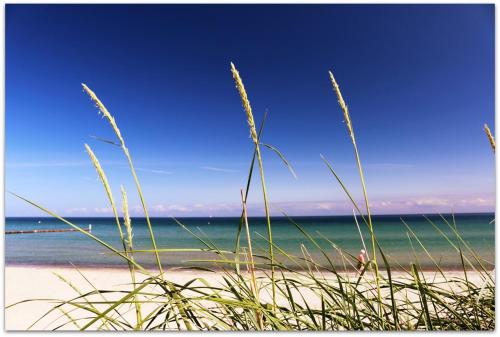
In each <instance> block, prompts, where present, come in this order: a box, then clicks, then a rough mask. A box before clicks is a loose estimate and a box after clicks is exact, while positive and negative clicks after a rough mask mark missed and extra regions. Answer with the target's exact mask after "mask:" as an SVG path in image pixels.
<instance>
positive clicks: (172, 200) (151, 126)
mask: <svg viewBox="0 0 500 337" xmlns="http://www.w3.org/2000/svg"><path fill="white" fill-rule="evenodd" d="M231 61H232V62H234V63H235V64H236V66H237V67H238V69H239V70H240V73H241V75H242V77H243V79H244V82H245V85H246V88H247V90H248V93H249V97H250V100H251V103H252V106H253V108H254V112H255V115H256V116H255V118H256V120H257V122H260V120H261V119H262V115H263V113H264V111H265V109H268V110H269V118H268V121H267V124H266V128H265V135H264V138H263V140H264V142H266V143H269V144H272V145H274V146H276V147H277V148H279V149H280V150H281V151H282V152H283V153H284V155H285V156H286V157H287V158H288V160H289V161H290V163H291V164H292V166H293V167H294V168H295V170H296V172H297V175H298V179H297V180H295V179H294V178H293V177H292V176H291V175H290V174H289V173H288V171H287V170H286V168H284V166H283V165H282V163H281V162H280V160H279V158H278V157H277V156H276V155H275V154H273V153H271V152H269V151H265V152H264V162H265V163H264V165H265V169H266V174H267V176H266V179H267V182H268V188H269V195H270V199H271V204H272V208H273V210H274V212H275V213H276V212H278V210H279V209H280V208H281V209H283V210H285V211H287V212H288V213H290V214H348V213H350V212H351V208H352V207H350V206H349V204H348V202H347V201H346V198H345V196H344V195H343V194H342V191H341V189H340V187H339V186H338V184H337V183H336V182H335V180H334V179H333V177H332V176H331V174H330V173H329V172H328V170H327V168H326V167H325V165H324V163H322V161H321V160H320V157H319V154H320V153H322V154H324V155H325V156H326V157H327V158H328V159H329V160H330V161H331V162H332V164H333V166H334V167H335V168H336V169H337V170H338V172H339V174H340V175H341V177H342V178H343V179H344V180H345V182H346V184H348V185H349V186H350V187H351V189H352V191H353V194H354V195H355V196H356V198H358V199H360V198H361V190H360V185H359V182H358V177H357V174H356V169H355V168H356V167H355V161H354V156H353V152H352V145H351V144H350V141H349V138H348V135H347V131H346V128H345V125H344V124H343V122H342V120H343V118H342V112H341V110H340V108H339V106H338V104H337V100H336V97H335V95H334V93H333V92H332V89H331V85H330V82H329V78H328V70H330V69H331V70H333V72H334V74H335V76H336V78H337V81H338V82H339V84H340V86H341V89H342V92H343V94H344V98H345V99H346V101H347V104H348V105H349V108H350V112H351V117H352V120H353V124H354V128H355V131H356V136H357V140H358V146H359V148H360V152H361V159H362V161H363V162H364V164H365V169H366V178H367V185H368V193H369V195H370V196H371V201H372V204H373V210H374V212H375V213H430V212H451V211H454V212H465V211H468V212H475V211H477V212H479V211H492V210H494V202H495V195H494V191H495V188H494V183H495V179H494V158H493V155H492V153H491V149H490V147H489V144H488V142H487V140H486V138H485V135H484V132H483V123H488V124H489V125H490V127H491V128H492V129H493V126H494V7H493V6H492V5H454V6H438V5H416V6H415V5H395V6H388V5H375V6H360V5H334V6H325V5H311V6H304V5H288V6H263V5H259V6H257V5H251V6H250V5H227V6H215V5H210V6H209V5H205V6H201V5H195V6H193V5H183V6H180V5H175V6H174V5H163V6H160V5H154V6H153V5H148V6H124V5H123V6H118V5H79V6H64V5H7V8H6V87H7V89H6V90H7V91H6V189H8V190H10V191H13V192H16V193H19V194H21V195H23V196H25V197H27V198H29V199H32V200H34V201H37V202H39V203H41V204H43V205H44V206H46V207H48V208H50V209H53V210H55V211H57V212H59V213H60V214H63V215H73V216H77V215H79V216H90V215H99V216H107V215H110V213H109V205H108V203H107V201H106V197H105V194H104V191H103V189H102V187H101V185H100V183H99V181H98V180H97V175H96V172H95V170H94V169H93V167H92V165H91V163H90V162H89V160H88V157H87V154H86V153H85V151H84V147H83V144H84V143H88V144H89V145H90V146H91V147H92V148H93V149H94V151H95V153H96V155H97V156H98V158H99V159H100V160H101V162H102V164H103V166H104V169H105V170H106V172H107V175H108V177H109V179H110V183H111V185H112V188H113V192H114V194H115V197H117V198H119V185H120V184H123V185H124V186H125V188H126V189H127V190H128V191H129V194H130V196H129V198H130V203H131V207H132V209H133V210H134V212H133V214H135V215H141V213H140V212H137V211H136V209H137V206H138V205H139V201H138V198H137V197H136V194H135V193H134V190H133V182H132V180H131V176H130V174H129V171H128V169H127V166H126V162H125V160H124V158H123V156H122V153H121V152H120V151H119V149H118V148H116V147H114V146H112V145H108V144H105V143H102V142H99V141H96V140H94V139H92V138H91V137H89V135H96V136H100V137H103V138H108V139H113V132H112V130H111V129H110V127H109V125H108V124H107V122H106V121H105V120H103V119H101V117H99V115H98V114H97V110H96V108H95V107H93V105H92V103H91V102H90V100H89V98H88V97H87V96H86V95H85V94H84V92H83V91H82V89H81V86H80V83H82V82H83V83H86V84H87V85H88V86H89V87H90V88H92V89H93V90H94V91H95V92H96V93H97V95H98V96H99V97H100V98H101V100H102V101H103V102H104V104H105V105H106V106H107V107H108V109H109V110H110V111H111V113H112V114H113V115H114V116H115V118H116V121H117V123H118V125H119V127H120V128H121V130H122V134H123V135H124V136H125V139H126V141H127V144H128V146H129V148H130V151H131V153H132V156H133V158H134V161H135V164H136V166H137V167H138V169H139V171H138V173H139V176H140V179H141V181H142V184H143V188H144V192H145V195H146V201H147V203H148V204H149V206H150V208H151V213H152V214H153V215H157V216H170V215H174V216H191V215H196V216H198V215H199V216H208V215H213V216H217V215H237V214H239V212H240V206H239V200H240V197H239V189H240V188H241V187H243V186H244V185H245V182H246V174H247V170H248V166H249V162H250V159H251V156H252V151H253V147H252V142H251V139H250V138H248V135H249V132H248V127H247V123H246V118H245V114H244V111H243V109H242V107H241V102H240V98H239V96H238V94H237V92H236V89H235V86H234V83H233V80H232V77H231V73H230V62H231ZM255 181H256V184H254V185H252V191H253V192H252V193H251V194H250V197H249V204H250V205H249V207H250V211H251V213H252V214H255V215H260V214H262V213H263V208H262V206H261V205H260V204H259V202H260V201H261V198H260V194H259V185H258V184H257V180H255ZM6 214H7V216H16V215H38V214H41V213H40V212H39V211H37V210H36V209H34V208H33V207H32V206H29V205H26V204H25V203H24V202H22V201H19V200H17V199H16V198H14V197H12V196H10V195H7V197H6Z"/></svg>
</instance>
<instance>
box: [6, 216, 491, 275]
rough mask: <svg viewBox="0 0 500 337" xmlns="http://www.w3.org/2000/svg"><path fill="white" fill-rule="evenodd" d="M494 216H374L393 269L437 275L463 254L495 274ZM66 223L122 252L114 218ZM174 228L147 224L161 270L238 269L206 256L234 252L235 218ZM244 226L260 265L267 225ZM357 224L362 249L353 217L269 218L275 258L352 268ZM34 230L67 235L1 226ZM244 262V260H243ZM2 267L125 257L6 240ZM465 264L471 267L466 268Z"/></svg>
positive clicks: (22, 224)
mask: <svg viewBox="0 0 500 337" xmlns="http://www.w3.org/2000/svg"><path fill="white" fill-rule="evenodd" d="M494 216H495V215H494V213H481V214H455V215H451V214H444V215H427V216H423V215H375V216H373V228H374V231H375V235H376V237H377V240H378V243H379V244H380V246H381V247H382V249H383V251H384V254H385V255H386V258H387V259H388V261H389V263H390V265H391V268H402V269H405V268H408V267H409V266H410V264H411V263H416V264H419V265H420V267H421V268H422V269H437V268H438V267H437V266H439V268H442V269H447V270H458V269H461V268H462V266H463V265H462V259H461V257H460V253H459V250H460V251H462V254H463V255H464V256H465V261H467V260H468V261H470V262H471V264H472V265H476V266H477V265H479V263H478V262H477V259H475V257H474V256H480V257H481V259H480V261H482V262H481V263H482V264H483V266H485V267H486V268H489V269H493V268H494V257H495V224H494ZM67 220H68V221H70V222H72V223H73V224H75V225H77V226H79V227H81V228H84V229H86V228H88V226H89V225H91V227H92V230H91V233H92V235H95V236H96V237H98V238H99V239H101V240H102V241H104V242H106V243H108V244H110V245H111V246H113V247H115V248H116V249H118V250H122V249H123V248H122V243H121V241H120V236H119V232H118V227H117V224H116V221H115V219H114V218H83V217H80V218H67ZM177 221H178V222H179V223H181V224H182V225H183V226H184V227H183V226H181V225H180V224H179V223H178V222H176V221H175V220H174V219H172V218H151V223H152V227H153V231H154V234H155V238H156V243H157V247H158V248H159V249H166V250H168V251H164V252H161V253H160V257H161V261H162V265H163V267H164V268H166V269H168V268H199V267H202V268H211V269H214V268H231V267H234V266H235V265H234V264H233V263H231V262H228V261H231V260H234V256H233V255H232V254H230V253H223V254H224V255H223V256H220V255H216V254H213V253H211V252H208V251H206V249H207V246H210V247H217V248H218V249H220V250H221V251H234V250H235V245H236V237H237V233H238V227H239V223H240V219H239V217H234V218H227V217H225V218H217V217H210V218H179V219H177ZM248 221H249V229H250V236H251V240H252V248H253V252H254V255H258V256H261V259H260V260H259V261H257V260H258V259H257V260H256V262H257V263H263V262H264V261H265V259H266V257H267V256H268V254H269V252H268V250H269V244H268V241H267V238H268V233H267V223H266V219H265V218H263V217H251V218H249V219H248ZM358 221H359V228H360V230H361V232H362V234H363V240H364V242H363V241H362V240H361V236H360V234H359V231H358V227H357V226H356V223H355V221H354V218H353V216H301V217H292V218H286V217H272V218H271V227H272V237H273V243H274V245H275V246H274V254H275V258H276V260H277V261H279V262H280V263H283V264H284V265H286V266H288V267H290V268H305V267H307V265H306V264H304V261H305V260H306V259H312V260H314V261H315V263H316V264H318V265H329V263H332V264H333V265H334V266H335V267H336V268H337V267H342V268H343V267H349V266H352V265H353V264H355V260H354V258H353V256H356V255H357V254H358V253H359V251H360V249H362V248H363V247H365V246H366V247H367V251H368V255H369V257H370V255H371V240H370V234H369V231H368V228H367V225H366V224H365V223H364V222H363V220H362V219H361V218H358ZM294 223H296V224H298V225H299V226H297V225H296V224H294ZM405 224H406V225H407V226H408V227H409V228H408V227H407V226H406V225H405ZM132 226H133V246H134V249H135V250H145V251H144V252H136V253H135V254H134V259H135V260H136V261H137V262H138V263H140V264H141V265H143V266H144V267H146V268H154V267H155V263H156V260H155V258H154V254H153V252H151V249H152V244H151V238H150V234H149V230H148V226H147V223H146V220H145V219H144V218H133V219H132ZM455 226H456V231H457V232H459V233H460V235H461V238H462V240H463V241H461V240H459V239H458V238H457V236H456V234H455V231H454V230H453V228H455ZM299 227H300V228H299ZM436 227H437V228H436ZM35 229H39V230H40V229H70V226H69V225H67V224H65V223H63V222H62V221H60V220H58V219H55V218H44V217H40V218H27V217H8V218H6V221H5V230H6V231H20V230H24V231H26V230H35ZM123 231H124V232H125V229H123ZM304 232H305V233H306V234H305V233H304ZM311 238H312V240H311ZM247 246H248V244H247V238H246V235H245V230H244V228H243V230H242V231H241V236H240V249H241V250H242V251H246V247H247ZM319 247H321V249H320V248H319ZM176 249H178V251H176ZM190 249H193V251H190ZM378 254H379V255H377V258H379V259H380V258H381V256H380V253H378ZM429 256H431V257H432V258H431V257H429ZM244 260H245V259H244V257H243V255H242V257H241V261H244ZM328 260H329V261H328ZM379 261H382V260H379ZM5 264H6V265H7V266H9V265H31V266H76V267H110V268H127V263H126V261H125V260H124V259H123V258H121V257H119V256H117V255H116V254H114V253H112V252H110V251H109V250H108V249H107V248H106V247H104V246H103V245H101V244H100V243H98V242H96V241H95V240H93V239H92V238H89V237H88V236H86V235H85V234H83V233H80V232H53V233H33V234H8V235H5ZM465 264H466V267H467V268H470V265H468V263H467V262H466V263H465ZM261 267H263V266H261Z"/></svg>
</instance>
